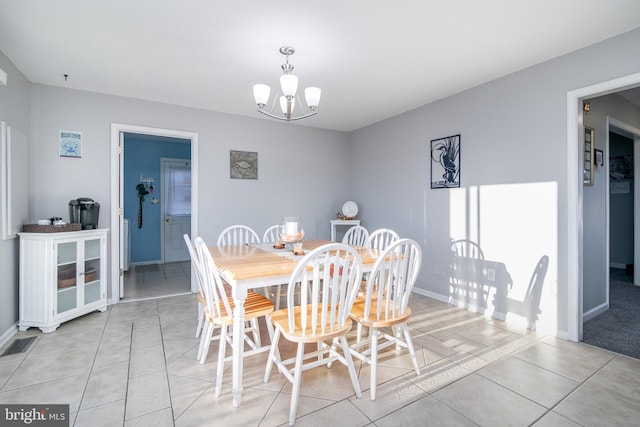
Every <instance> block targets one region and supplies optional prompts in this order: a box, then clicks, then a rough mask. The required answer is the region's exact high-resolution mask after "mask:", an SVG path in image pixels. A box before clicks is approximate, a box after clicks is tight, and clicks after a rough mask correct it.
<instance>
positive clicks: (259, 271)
mask: <svg viewBox="0 0 640 427" xmlns="http://www.w3.org/2000/svg"><path fill="white" fill-rule="evenodd" d="M328 243H335V242H331V241H329V240H305V241H303V242H302V248H303V251H304V252H305V254H306V253H308V252H309V251H311V250H313V249H316V248H318V247H320V246H322V245H325V244H328ZM354 249H356V251H357V252H358V254H359V255H360V257H361V259H362V272H363V273H367V272H370V271H371V270H372V268H373V264H374V263H375V261H376V259H377V257H378V255H379V253H380V251H379V250H377V249H370V248H365V247H355V246H354ZM209 251H210V253H211V256H212V257H213V260H214V262H215V264H216V266H217V267H218V270H219V271H220V276H221V277H222V278H223V279H224V280H225V281H226V282H227V283H228V284H229V285H230V287H231V296H232V298H233V300H234V310H233V337H232V341H233V344H232V346H233V355H232V364H233V368H232V370H233V385H232V395H233V406H234V407H239V406H240V404H241V401H242V369H243V360H244V359H243V352H244V323H245V320H244V301H245V299H246V298H247V292H248V291H249V289H257V288H264V287H269V286H275V285H280V284H283V283H288V282H289V278H290V276H291V273H293V270H294V269H295V267H296V265H297V264H298V261H299V260H300V259H302V258H303V257H304V255H294V254H293V252H292V250H291V248H290V247H288V246H287V247H285V248H283V249H276V248H275V247H274V244H273V243H259V244H245V245H238V246H209Z"/></svg>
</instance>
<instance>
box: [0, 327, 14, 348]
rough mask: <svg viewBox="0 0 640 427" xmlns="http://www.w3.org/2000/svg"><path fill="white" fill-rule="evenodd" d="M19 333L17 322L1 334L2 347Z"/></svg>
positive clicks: (0, 344) (0, 345)
mask: <svg viewBox="0 0 640 427" xmlns="http://www.w3.org/2000/svg"><path fill="white" fill-rule="evenodd" d="M17 333H18V324H17V323H15V324H14V325H13V326H11V327H9V329H7V330H6V331H5V332H4V333H3V334H2V335H0V347H2V346H3V345H5V344H6V343H8V342H9V340H10V339H11V338H12V337H13V336H14V335H15V334H17Z"/></svg>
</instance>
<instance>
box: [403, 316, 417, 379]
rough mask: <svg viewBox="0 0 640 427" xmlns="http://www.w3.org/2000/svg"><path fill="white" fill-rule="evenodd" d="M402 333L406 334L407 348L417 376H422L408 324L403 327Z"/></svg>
mask: <svg viewBox="0 0 640 427" xmlns="http://www.w3.org/2000/svg"><path fill="white" fill-rule="evenodd" d="M402 331H403V332H404V341H405V342H406V343H407V348H408V349H409V354H410V355H411V361H412V362H413V367H414V369H415V370H416V375H420V368H419V367H418V359H416V352H415V350H414V348H413V341H411V334H410V333H409V327H408V326H407V324H406V323H405V324H403V325H402Z"/></svg>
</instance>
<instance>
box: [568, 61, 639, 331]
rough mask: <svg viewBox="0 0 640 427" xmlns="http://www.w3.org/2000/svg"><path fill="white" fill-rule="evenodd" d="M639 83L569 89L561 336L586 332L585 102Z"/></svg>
mask: <svg viewBox="0 0 640 427" xmlns="http://www.w3.org/2000/svg"><path fill="white" fill-rule="evenodd" d="M638 84H640V73H635V74H631V75H628V76H625V77H621V78H617V79H613V80H609V81H606V82H602V83H598V84H595V85H592V86H588V87H584V88H581V89H576V90H572V91H569V92H567V173H568V174H567V213H568V217H567V219H568V227H567V240H566V242H567V285H568V286H567V302H568V304H567V325H566V330H565V331H563V330H560V329H559V330H558V335H559V336H560V337H561V338H565V339H568V340H570V341H576V342H577V341H581V340H582V334H583V330H582V327H583V303H582V297H583V289H582V281H583V265H584V260H583V255H582V253H583V233H584V224H583V220H582V218H583V184H582V174H581V170H582V161H581V155H580V152H579V150H580V148H579V147H581V143H580V141H581V140H580V137H581V135H582V128H583V121H582V119H583V116H582V101H583V100H584V99H587V98H592V97H596V96H600V95H607V94H611V93H615V92H619V91H622V90H625V89H628V88H632V87H636V86H638ZM636 232H637V230H636Z"/></svg>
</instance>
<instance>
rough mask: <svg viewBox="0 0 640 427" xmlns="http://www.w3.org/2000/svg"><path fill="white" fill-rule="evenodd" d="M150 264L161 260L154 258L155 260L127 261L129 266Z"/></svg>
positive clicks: (160, 262)
mask: <svg viewBox="0 0 640 427" xmlns="http://www.w3.org/2000/svg"><path fill="white" fill-rule="evenodd" d="M152 264H162V261H160V260H156V261H141V262H132V263H129V268H131V267H135V266H136V265H152Z"/></svg>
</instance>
